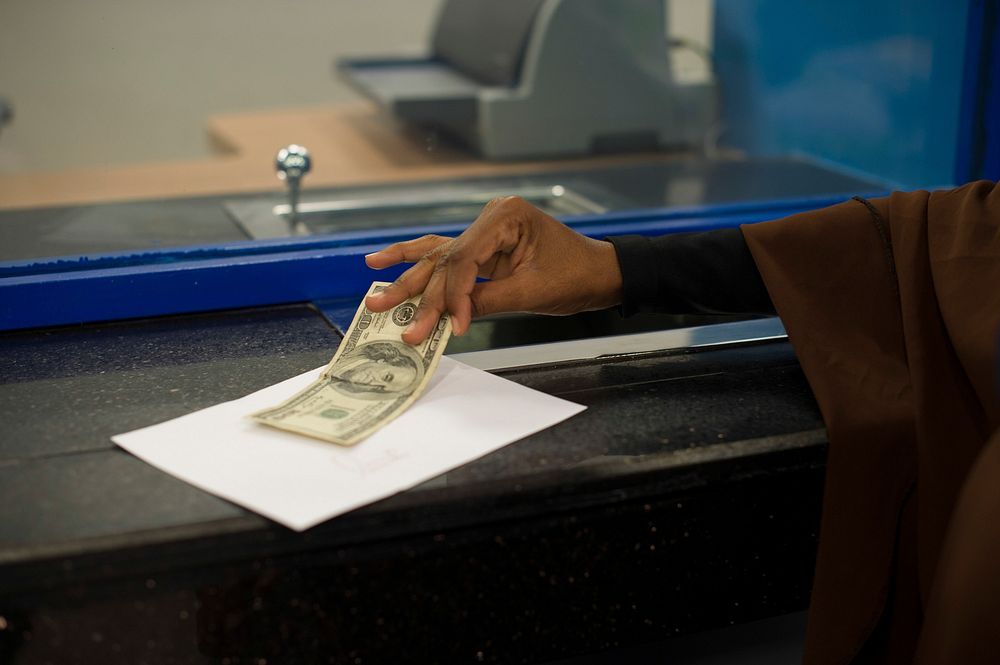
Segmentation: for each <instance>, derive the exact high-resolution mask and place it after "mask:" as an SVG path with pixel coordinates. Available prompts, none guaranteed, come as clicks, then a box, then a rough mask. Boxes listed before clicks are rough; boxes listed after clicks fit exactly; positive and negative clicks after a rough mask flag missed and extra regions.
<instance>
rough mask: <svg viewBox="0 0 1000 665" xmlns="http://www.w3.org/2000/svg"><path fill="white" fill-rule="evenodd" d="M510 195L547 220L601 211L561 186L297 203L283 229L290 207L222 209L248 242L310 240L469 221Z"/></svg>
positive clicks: (250, 204) (439, 190)
mask: <svg viewBox="0 0 1000 665" xmlns="http://www.w3.org/2000/svg"><path fill="white" fill-rule="evenodd" d="M510 195H516V196H520V197H521V198H523V199H525V200H527V201H528V202H530V203H531V204H532V205H534V206H536V207H538V208H540V209H541V210H543V211H545V212H546V213H548V214H550V215H553V216H562V215H580V214H586V213H603V212H606V211H607V208H606V207H605V206H604V205H601V204H600V203H597V202H596V201H594V200H592V199H590V198H588V197H586V196H583V195H582V194H580V193H579V192H575V191H573V190H571V189H569V188H567V187H564V186H563V185H545V186H528V187H523V186H522V187H509V188H504V189H502V190H501V189H470V188H456V187H434V188H428V189H420V190H408V191H399V190H395V191H390V192H386V193H384V194H377V195H372V196H358V197H353V198H344V199H328V200H321V201H303V202H302V203H300V204H299V205H298V207H297V223H296V225H295V228H294V229H292V228H291V227H290V225H289V217H290V214H291V206H290V205H288V204H279V205H274V204H273V201H270V202H269V201H266V200H265V201H261V200H257V201H228V202H226V204H225V207H226V209H227V210H228V211H229V213H230V214H231V215H232V216H233V218H234V219H235V220H236V221H237V223H239V224H240V226H242V227H243V228H244V230H246V232H247V233H249V234H250V236H251V237H253V238H276V237H284V236H289V235H312V234H322V233H333V232H337V231H352V230H361V229H370V228H385V227H392V226H407V225H412V224H415V223H438V224H440V223H449V222H461V221H471V220H473V219H475V218H476V217H477V216H478V215H479V213H480V211H481V210H482V209H483V206H485V205H486V204H487V203H489V202H490V201H491V200H493V199H495V198H498V197H501V196H510Z"/></svg>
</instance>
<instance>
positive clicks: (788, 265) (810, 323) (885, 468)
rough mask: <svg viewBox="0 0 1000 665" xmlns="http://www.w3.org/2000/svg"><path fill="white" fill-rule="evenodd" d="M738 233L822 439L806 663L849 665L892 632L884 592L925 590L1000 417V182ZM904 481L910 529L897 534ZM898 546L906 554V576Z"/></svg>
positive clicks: (903, 196)
mask: <svg viewBox="0 0 1000 665" xmlns="http://www.w3.org/2000/svg"><path fill="white" fill-rule="evenodd" d="M743 233H744V236H745V237H746V240H747V245H748V246H749V248H750V251H751V253H752V254H753V257H754V260H755V262H756V263H757V267H758V268H759V270H760V273H761V276H762V278H763V279H764V283H765V285H766V287H767V290H768V292H769V293H770V296H771V299H772V300H773V302H774V305H775V308H776V309H777V311H778V314H779V316H781V318H782V320H783V322H784V324H785V327H786V329H787V330H788V334H789V338H790V340H791V342H792V344H793V346H794V347H795V350H796V353H797V355H798V357H799V360H800V362H801V364H802V367H803V370H804V371H805V373H806V376H807V378H808V379H809V383H810V385H811V387H812V389H813V391H814V393H815V395H816V399H817V401H818V402H819V405H820V408H821V410H822V412H823V416H824V420H825V422H826V425H827V430H828V435H829V442H830V450H829V456H828V462H827V477H826V486H825V495H824V505H823V518H822V525H821V533H820V547H819V553H818V556H817V564H816V578H815V582H814V587H813V595H812V604H811V608H810V618H809V629H808V632H807V639H806V662H807V663H847V662H849V661H850V660H851V659H852V658H853V657H854V656H855V655H856V654H857V652H858V650H859V649H860V648H861V646H862V645H863V644H864V643H865V641H866V640H867V638H868V637H869V636H870V635H871V634H872V632H873V631H874V630H875V629H876V627H878V630H879V631H880V632H881V631H889V632H892V631H894V630H898V629H899V625H898V623H894V622H895V619H894V617H893V616H892V614H893V612H889V613H887V614H886V616H885V617H883V621H882V623H881V624H880V623H879V620H880V615H881V614H882V609H883V607H885V606H886V600H887V597H888V596H889V594H892V596H893V607H894V608H895V607H896V606H897V601H898V599H899V595H898V594H900V593H901V591H900V589H901V588H902V586H904V585H905V586H906V587H907V589H906V590H905V593H906V594H907V597H909V598H912V599H914V601H913V602H917V603H922V602H923V601H924V599H926V598H927V597H928V595H929V594H930V592H931V589H932V588H933V585H934V583H935V581H934V580H935V574H936V571H937V562H938V557H939V555H940V547H941V543H942V541H943V540H944V538H945V534H946V533H947V531H948V527H949V521H950V519H951V516H952V512H953V510H954V506H955V502H956V498H957V496H958V493H959V490H960V489H961V487H962V485H963V483H964V482H965V479H966V477H967V476H968V474H969V469H970V468H971V467H972V464H973V462H974V461H975V459H976V457H977V456H978V455H979V452H980V451H981V450H982V448H983V445H984V443H985V441H986V439H987V438H988V436H989V435H990V434H991V433H992V432H993V431H994V430H995V429H996V428H997V426H998V424H1000V402H998V401H997V399H996V396H995V395H994V394H993V377H992V373H993V369H992V368H993V367H994V354H995V353H996V340H997V337H996V336H997V332H998V327H1000V188H998V187H997V186H996V185H995V184H994V183H990V182H978V183H972V184H970V185H967V186H964V187H961V188H958V189H955V190H949V191H941V192H933V193H928V192H911V193H896V194H893V195H891V196H890V197H887V198H884V199H878V200H873V201H870V202H866V201H860V200H856V201H849V202H846V203H843V204H841V205H839V206H834V207H831V208H827V209H825V210H820V211H816V212H812V213H805V214H802V215H796V216H793V217H789V218H786V219H783V220H778V221H775V222H770V223H765V224H756V225H749V226H744V227H743ZM911 489H914V490H915V495H914V498H915V499H916V501H915V504H913V505H915V506H916V520H915V522H916V526H915V528H914V531H915V534H914V535H913V537H912V539H909V537H908V536H907V539H906V540H904V541H897V538H903V535H901V534H903V532H901V531H899V530H898V527H899V525H900V524H901V523H902V521H901V520H900V515H901V513H902V508H903V506H904V500H905V499H906V497H907V496H908V492H909V491H910V490H911ZM911 504H912V502H911ZM981 527H982V528H995V524H986V523H983V524H982V525H981ZM907 542H908V543H911V544H910V545H906V544H905V543H907ZM897 548H899V551H900V552H903V553H904V554H906V553H907V552H904V550H906V549H907V548H913V549H915V550H916V559H917V564H918V565H917V566H915V567H913V568H914V569H915V572H906V571H905V567H901V565H900V561H902V560H904V559H905V558H906V557H895V558H894V554H895V553H896V551H897ZM913 578H915V579H913ZM911 587H912V591H911ZM917 611H918V612H919V611H921V609H920V608H919V607H918V608H917ZM883 637H884V635H883ZM874 641H875V642H877V640H874ZM913 642H914V644H915V639H914V640H913ZM911 646H912V645H911ZM894 662H895V661H894Z"/></svg>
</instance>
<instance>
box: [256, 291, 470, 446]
mask: <svg viewBox="0 0 1000 665" xmlns="http://www.w3.org/2000/svg"><path fill="white" fill-rule="evenodd" d="M386 286H388V283H387V282H373V283H372V285H371V288H370V289H369V290H368V295H371V294H373V293H377V292H378V291H381V290H382V289H383V288H385V287H386ZM420 298H421V297H420V296H417V297H415V298H411V299H410V300H407V301H406V302H403V303H401V304H399V305H397V306H396V307H394V308H393V309H391V310H389V311H388V312H382V313H379V314H376V313H375V312H371V311H369V310H368V309H367V308H366V307H365V304H364V301H362V302H361V306H360V307H358V311H357V313H356V314H355V315H354V321H352V322H351V327H350V328H349V329H348V331H347V334H346V335H345V336H344V340H343V341H342V342H341V343H340V348H338V349H337V352H336V353H335V354H334V356H333V360H331V361H330V364H329V365H327V366H326V368H325V369H324V370H323V373H322V374H321V375H320V377H319V378H318V379H317V380H316V381H315V382H313V383H312V384H311V385H310V386H309V387H308V388H306V389H305V390H303V391H301V392H299V393H298V394H296V395H294V396H292V397H290V398H289V399H287V400H286V401H284V402H282V403H281V404H279V405H277V406H275V407H272V408H270V409H264V410H263V411H258V412H257V413H254V414H251V417H252V418H253V419H254V420H256V421H257V422H260V423H264V424H265V425H270V426H272V427H278V428H281V429H285V430H290V431H292V432H298V433H299V434H305V435H307V436H311V437H315V438H317V439H323V440H324V441H330V442H332V443H338V444H340V445H342V446H350V445H353V444H355V443H357V442H358V441H361V440H362V439H364V438H365V437H367V436H369V435H370V434H372V433H373V432H375V431H376V430H378V429H379V428H381V427H383V426H384V425H385V424H386V423H388V422H389V421H390V420H392V419H393V418H395V417H396V416H398V415H399V414H401V413H402V412H403V411H405V410H406V409H407V407H409V406H410V405H411V404H413V402H414V401H416V399H417V397H419V396H420V394H421V393H422V392H423V391H424V388H425V387H426V386H427V383H428V382H429V381H430V378H431V376H432V375H433V374H434V370H435V369H436V368H437V365H438V361H439V360H440V359H441V354H443V353H444V349H445V346H446V345H447V344H448V339H449V338H450V337H451V319H450V317H448V316H442V317H441V319H440V320H439V321H438V323H437V325H436V326H435V328H434V330H433V331H432V332H431V334H430V335H429V336H428V338H427V339H426V340H424V342H423V343H421V344H418V345H417V346H410V345H409V344H407V343H406V342H404V341H403V340H402V334H403V330H404V329H405V328H406V326H407V325H409V323H410V321H411V320H412V319H413V315H414V314H415V313H416V311H417V305H419V304H420Z"/></svg>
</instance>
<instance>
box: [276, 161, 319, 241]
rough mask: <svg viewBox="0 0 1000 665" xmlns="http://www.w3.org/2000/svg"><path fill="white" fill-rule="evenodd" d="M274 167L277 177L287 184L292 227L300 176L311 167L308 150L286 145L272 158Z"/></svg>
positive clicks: (297, 205) (296, 209)
mask: <svg viewBox="0 0 1000 665" xmlns="http://www.w3.org/2000/svg"><path fill="white" fill-rule="evenodd" d="M274 168H275V169H276V170H277V172H278V179H279V180H284V181H285V184H286V185H287V186H288V190H287V191H288V211H289V212H288V224H289V226H292V227H294V225H295V222H296V218H297V216H298V208H299V190H300V188H301V182H302V177H303V176H305V174H307V173H309V171H310V169H312V159H310V157H309V151H308V150H306V149H305V148H303V147H302V146H300V145H295V144H294V143H293V144H292V145H290V146H286V147H284V148H282V149H281V150H279V151H278V154H277V156H276V157H275V158H274Z"/></svg>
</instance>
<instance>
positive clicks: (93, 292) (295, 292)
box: [0, 195, 847, 330]
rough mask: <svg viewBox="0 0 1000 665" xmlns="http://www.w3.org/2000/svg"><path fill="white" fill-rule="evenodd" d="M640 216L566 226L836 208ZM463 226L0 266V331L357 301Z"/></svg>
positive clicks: (616, 228)
mask: <svg viewBox="0 0 1000 665" xmlns="http://www.w3.org/2000/svg"><path fill="white" fill-rule="evenodd" d="M846 197H847V195H844V196H839V197H835V198H831V197H818V198H810V199H790V200H783V201H772V202H766V203H740V204H729V205H723V206H718V205H717V206H693V207H689V208H683V209H676V208H675V209H665V210H640V211H630V212H621V213H609V214H603V215H589V216H581V217H575V218H572V219H567V223H568V224H569V225H570V226H572V227H573V228H575V229H576V230H578V231H580V232H581V233H584V234H586V235H589V236H592V237H597V238H600V237H605V236H609V235H621V234H631V233H638V234H645V235H656V234H664V233H678V232H684V231H703V230H710V229H718V228H725V227H733V226H737V225H739V224H745V223H754V222H759V221H763V220H769V219H775V218H777V217H782V216H786V215H789V214H793V213H796V212H802V211H806V210H811V209H815V208H819V207H823V206H826V205H830V204H832V203H837V202H840V201H842V200H844V199H845V198H846ZM462 228H464V225H448V226H441V225H439V226H425V227H407V228H394V229H376V230H371V231H367V232H353V233H343V234H337V235H331V236H322V237H318V236H317V237H310V238H294V239H280V240H264V241H249V242H237V243H227V244H223V245H212V246H201V247H190V248H184V249H174V250H158V251H146V252H125V253H117V254H107V255H101V256H94V257H70V258H53V259H39V260H34V261H29V262H7V263H4V264H0V330H16V329H25V328H38V327H46V326H57V325H67V324H75V323H85V322H96V321H111V320H118V319H126V318H137V317H149V316H160V315H165V314H179V313H190V312H204V311H212V310H220V309H232V308H239V307H255V306H262V305H275V304H283V303H291V302H320V301H329V300H343V299H350V300H354V301H357V299H358V298H359V297H360V296H361V294H363V293H364V292H365V291H366V290H367V288H368V286H369V284H370V283H371V282H372V281H373V280H386V281H390V280H392V279H395V278H396V276H397V275H398V274H399V273H400V272H401V271H402V268H399V267H397V268H393V269H388V270H383V271H377V272H376V271H372V270H369V269H368V268H367V267H366V266H365V263H364V255H365V254H368V253H370V252H373V251H375V250H377V249H380V248H382V247H384V246H386V245H388V244H390V243H393V242H397V241H399V240H406V239H409V238H414V237H417V236H419V235H422V234H425V233H440V234H449V233H457V232H460V231H461V230H462Z"/></svg>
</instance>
